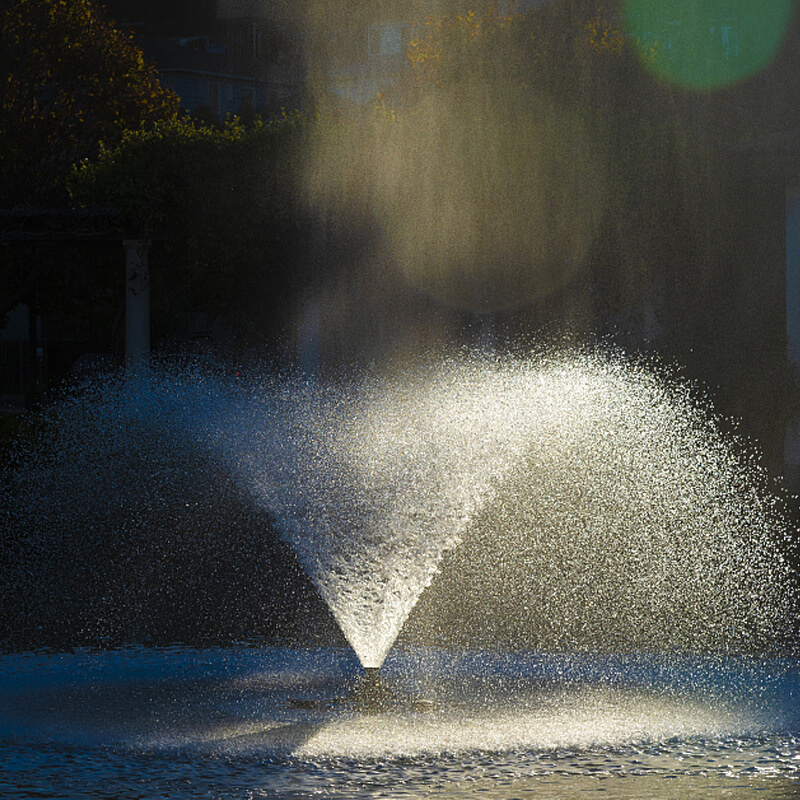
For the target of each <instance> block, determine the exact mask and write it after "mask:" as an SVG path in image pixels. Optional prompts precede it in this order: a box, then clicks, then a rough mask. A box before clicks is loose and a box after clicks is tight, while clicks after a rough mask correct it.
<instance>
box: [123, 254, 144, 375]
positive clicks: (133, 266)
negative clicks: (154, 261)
mask: <svg viewBox="0 0 800 800" xmlns="http://www.w3.org/2000/svg"><path fill="white" fill-rule="evenodd" d="M122 246H123V247H124V248H125V364H126V366H128V367H140V366H146V365H147V364H148V362H149V359H150V262H149V257H148V256H149V251H150V242H148V241H147V240H145V239H125V240H124V241H123V242H122Z"/></svg>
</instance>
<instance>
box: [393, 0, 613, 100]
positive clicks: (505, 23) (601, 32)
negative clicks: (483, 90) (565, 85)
mask: <svg viewBox="0 0 800 800" xmlns="http://www.w3.org/2000/svg"><path fill="white" fill-rule="evenodd" d="M584 5H585V4H584ZM565 9H566V10H565ZM569 10H570V7H569V6H566V5H565V4H563V3H555V4H545V5H544V6H538V7H535V8H533V9H529V10H528V11H526V12H517V13H514V14H508V13H500V12H498V11H497V10H495V9H494V8H493V7H489V8H488V9H487V10H486V11H484V12H481V13H476V12H474V11H467V12H466V13H457V14H453V15H451V16H443V17H441V16H431V17H429V18H428V19H427V21H426V22H425V24H424V26H423V30H422V31H421V32H420V35H419V36H417V37H416V38H414V39H413V40H412V41H411V43H410V45H409V49H408V58H409V60H410V62H411V65H412V68H413V72H414V75H415V78H416V80H417V82H418V83H420V82H421V83H429V84H433V85H435V86H438V87H442V86H446V85H450V84H452V83H454V82H456V81H460V80H463V79H465V78H467V77H471V78H474V77H476V76H477V77H480V78H484V79H490V80H495V81H496V80H497V79H498V78H501V79H506V80H507V79H509V78H512V79H515V80H518V81H522V82H523V83H530V82H535V81H536V79H537V78H541V77H542V75H543V74H544V73H545V72H547V71H548V70H549V71H550V72H551V73H552V72H555V71H561V72H565V73H566V72H570V71H574V70H575V67H576V66H578V65H580V63H581V62H586V61H587V60H594V61H596V60H597V59H598V58H600V57H608V56H619V55H621V54H622V52H623V50H624V45H625V38H624V35H623V33H622V32H621V31H620V30H619V28H618V27H617V26H616V25H615V24H614V23H613V21H612V18H611V16H610V15H609V14H608V12H607V11H606V10H605V8H604V7H603V6H594V5H593V4H589V5H588V6H587V7H586V8H585V9H583V13H582V14H578V15H577V16H576V17H575V18H573V17H572V16H567V17H565V15H566V14H567V12H568V11H569ZM532 66H533V67H534V69H531V67H532Z"/></svg>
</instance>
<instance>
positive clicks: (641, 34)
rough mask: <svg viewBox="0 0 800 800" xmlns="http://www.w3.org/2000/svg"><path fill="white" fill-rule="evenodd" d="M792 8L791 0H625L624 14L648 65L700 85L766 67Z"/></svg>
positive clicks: (672, 79)
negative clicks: (668, 0) (667, 0)
mask: <svg viewBox="0 0 800 800" xmlns="http://www.w3.org/2000/svg"><path fill="white" fill-rule="evenodd" d="M793 9H794V0H673V2H668V3H666V2H664V0H624V3H623V17H624V20H625V25H626V27H627V30H628V33H629V34H630V35H631V37H632V38H633V40H634V43H635V45H636V47H637V48H638V50H639V55H640V57H641V59H642V61H643V62H644V63H645V65H646V66H647V67H648V69H650V70H651V71H652V72H653V73H654V74H656V75H658V76H659V77H661V78H664V79H666V80H668V81H670V82H672V83H676V84H679V85H681V86H685V87H688V88H690V89H699V90H703V89H715V88H718V87H722V86H727V85H730V84H732V83H736V82H737V81H740V80H743V79H745V78H747V77H749V76H751V75H754V74H755V73H757V72H759V71H760V70H762V69H763V68H764V67H765V66H767V64H769V62H770V61H771V60H772V58H773V57H774V55H775V53H776V51H777V49H778V47H779V46H780V44H781V41H782V40H783V37H784V35H785V34H786V30H787V28H788V26H789V23H790V20H791V18H792V15H793Z"/></svg>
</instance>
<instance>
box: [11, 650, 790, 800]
mask: <svg viewBox="0 0 800 800" xmlns="http://www.w3.org/2000/svg"><path fill="white" fill-rule="evenodd" d="M360 674H361V671H360V667H359V666H358V664H357V661H356V659H355V657H354V656H353V655H352V653H350V652H349V651H346V650H334V649H328V650H324V649H321V650H290V649H277V648H267V647H259V646H254V645H242V646H239V647H231V648H224V649H207V650H203V649H193V648H186V647H173V648H162V649H147V648H130V649H119V650H110V651H89V650H86V651H77V652H71V653H16V654H8V655H5V656H2V657H0V797H2V798H34V797H36V798H42V797H59V798H156V799H157V800H158V799H159V798H176V799H177V798H200V797H208V798H236V800H239V798H260V797H265V798H266V797H269V798H307V797H334V798H335V797H354V798H367V797H370V798H373V797H387V798H388V797H446V798H461V797H476V796H481V797H489V798H492V797H504V798H511V797H554V798H575V797H583V796H584V795H585V796H588V797H593V796H596V795H597V793H600V794H601V795H602V796H603V797H606V798H609V797H610V798H622V797H641V798H668V797H669V798H671V797H676V798H685V797H704V798H707V797H711V798H714V797H720V798H722V797H725V798H738V797H742V798H744V797H760V798H790V797H797V796H800V703H798V691H799V687H800V678H799V677H798V667H797V664H795V663H794V662H791V661H778V660H775V661H759V660H753V659H746V658H741V659H718V658H693V659H688V658H683V659H676V658H662V657H659V658H653V657H650V658H645V657H621V656H620V657H612V658H610V657H603V658H599V657H598V658H592V657H588V656H583V657H580V658H579V657H574V656H573V657H567V656H544V655H541V654H536V653H515V654H499V653H445V652H439V651H431V650H422V649H418V650H410V651H405V652H393V653H392V654H390V658H389V660H388V661H387V663H386V665H385V668H384V671H383V680H384V683H385V684H386V685H387V686H388V687H390V688H391V689H392V690H393V691H394V692H395V694H396V696H397V697H399V698H413V699H414V700H415V701H416V702H414V703H411V702H408V703H406V702H402V701H401V703H400V705H399V706H398V707H394V708H391V709H387V710H384V711H381V712H374V713H367V712H363V711H359V710H357V709H354V708H352V707H350V706H348V705H347V704H346V703H343V702H341V699H342V698H345V697H346V696H347V694H348V692H349V691H350V690H351V689H352V688H353V686H355V685H356V684H357V683H358V680H359V678H360Z"/></svg>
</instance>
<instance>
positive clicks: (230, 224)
mask: <svg viewBox="0 0 800 800" xmlns="http://www.w3.org/2000/svg"><path fill="white" fill-rule="evenodd" d="M304 129H305V126H304V120H303V119H302V118H301V117H300V116H299V115H297V114H283V115H282V116H281V117H278V118H276V119H274V120H271V121H269V122H264V121H262V120H260V119H257V120H256V121H255V123H254V124H253V125H252V126H245V125H243V124H242V123H241V122H240V121H239V120H238V119H236V118H234V119H231V120H228V121H226V122H225V123H224V124H223V125H222V126H221V127H219V128H210V127H205V126H199V125H196V124H195V123H194V122H193V121H192V120H191V119H189V118H181V119H173V120H167V121H164V122H160V123H157V124H155V125H153V126H149V127H142V128H139V129H137V130H131V131H127V132H125V133H124V135H123V136H122V138H121V140H120V141H119V142H118V143H117V144H115V145H114V146H106V145H105V144H103V145H102V146H101V149H100V153H99V155H98V156H97V158H95V159H93V160H89V159H86V160H84V161H82V162H81V163H80V164H79V165H76V166H75V167H74V168H73V170H72V174H71V177H70V180H69V191H70V195H71V197H72V200H73V202H75V203H77V204H79V205H87V206H88V205H92V204H100V205H103V206H108V207H112V208H116V209H118V210H119V211H120V212H121V215H122V219H123V221H124V225H125V228H126V230H125V233H126V234H127V235H130V236H135V237H137V238H138V237H144V238H149V239H152V240H153V241H154V244H155V247H154V258H156V259H157V261H158V267H157V269H154V271H153V272H154V274H155V275H157V277H156V278H154V280H156V281H157V283H156V287H157V288H158V287H159V285H160V290H161V302H164V303H169V304H171V311H173V312H174V311H176V310H180V309H179V305H178V304H179V303H180V302H181V297H183V302H184V303H185V308H186V309H187V310H188V309H190V308H191V309H193V310H197V309H201V310H204V311H211V312H217V313H232V312H237V311H244V310H247V311H257V312H261V313H262V314H263V313H264V312H270V311H274V310H275V309H274V306H275V305H276V304H278V303H279V302H280V301H281V299H282V291H283V289H284V288H285V287H286V284H287V282H288V281H291V280H293V270H292V264H293V253H292V251H293V249H294V245H295V244H296V238H297V236H298V235H299V234H298V226H299V225H300V215H299V211H298V205H297V203H296V200H295V189H294V178H293V176H294V172H295V159H296V154H297V151H298V146H299V144H300V141H301V139H302V136H303V135H304ZM159 282H160V284H159ZM156 301H157V302H159V300H158V298H156ZM265 316H266V317H269V316H270V315H269V313H266V314H265Z"/></svg>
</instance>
